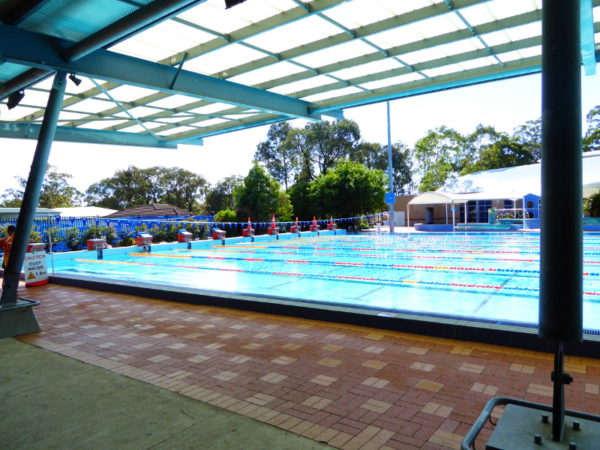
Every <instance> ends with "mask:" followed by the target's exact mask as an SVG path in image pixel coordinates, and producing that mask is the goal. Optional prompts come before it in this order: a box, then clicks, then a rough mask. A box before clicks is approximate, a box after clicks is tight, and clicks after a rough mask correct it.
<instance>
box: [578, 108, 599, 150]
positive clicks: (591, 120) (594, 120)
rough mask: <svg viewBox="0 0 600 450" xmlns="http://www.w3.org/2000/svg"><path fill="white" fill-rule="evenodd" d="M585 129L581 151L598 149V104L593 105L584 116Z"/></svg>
mask: <svg viewBox="0 0 600 450" xmlns="http://www.w3.org/2000/svg"><path fill="white" fill-rule="evenodd" d="M586 122H587V124H588V128H587V131H586V133H585V136H584V137H583V142H582V143H583V151H584V152H591V151H595V150H600V105H598V106H595V107H594V108H592V109H591V110H590V112H589V113H588V114H587V116H586Z"/></svg>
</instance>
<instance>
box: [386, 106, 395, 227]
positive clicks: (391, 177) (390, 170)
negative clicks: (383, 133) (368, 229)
mask: <svg viewBox="0 0 600 450" xmlns="http://www.w3.org/2000/svg"><path fill="white" fill-rule="evenodd" d="M391 127H392V126H391V123H390V102H387V138H388V184H389V188H388V190H389V192H391V193H394V168H393V166H392V131H391ZM393 232H394V203H390V233H393Z"/></svg>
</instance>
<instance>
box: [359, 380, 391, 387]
mask: <svg viewBox="0 0 600 450" xmlns="http://www.w3.org/2000/svg"><path fill="white" fill-rule="evenodd" d="M361 384H363V385H365V386H371V387H374V388H377V389H381V388H384V387H385V386H387V385H388V384H389V380H384V379H382V378H376V377H369V378H367V379H366V380H364V381H363V382H362V383H361Z"/></svg>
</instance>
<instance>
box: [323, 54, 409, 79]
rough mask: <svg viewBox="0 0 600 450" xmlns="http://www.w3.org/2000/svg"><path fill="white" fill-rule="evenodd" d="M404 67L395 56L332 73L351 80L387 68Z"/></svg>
mask: <svg viewBox="0 0 600 450" xmlns="http://www.w3.org/2000/svg"><path fill="white" fill-rule="evenodd" d="M400 67H404V65H403V64H401V63H400V62H398V61H397V60H396V59H394V58H387V59H382V60H379V61H373V62H370V63H367V64H362V65H360V66H354V67H350V68H348V69H342V70H338V71H335V72H332V73H331V75H333V76H335V77H338V78H342V79H344V80H350V79H352V78H356V77H360V76H363V75H369V74H372V73H377V72H383V71H385V70H392V69H399V68H400Z"/></svg>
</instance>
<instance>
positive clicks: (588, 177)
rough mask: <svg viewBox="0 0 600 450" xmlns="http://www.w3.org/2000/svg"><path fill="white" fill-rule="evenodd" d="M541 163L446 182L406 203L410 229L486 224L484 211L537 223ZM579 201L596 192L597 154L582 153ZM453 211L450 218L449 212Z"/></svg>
mask: <svg viewBox="0 0 600 450" xmlns="http://www.w3.org/2000/svg"><path fill="white" fill-rule="evenodd" d="M541 165H542V164H541V163H539V162H538V163H536V164H528V165H525V166H517V167H506V168H502V169H492V170H483V171H481V172H475V173H471V174H468V175H463V176H460V177H457V178H454V179H451V180H450V181H448V182H447V183H446V184H445V185H444V186H442V187H441V188H439V189H438V190H437V191H435V192H425V193H423V194H420V195H417V196H415V197H414V198H412V199H410V201H408V203H406V215H407V218H408V221H410V225H415V224H426V225H433V224H452V223H486V222H487V221H488V210H489V209H491V208H494V209H496V210H510V209H512V210H516V211H519V213H518V214H515V216H517V217H521V218H523V217H524V218H529V219H539V218H540V205H541V201H542V184H541ZM582 168H583V179H582V188H583V197H584V198H587V197H590V196H592V195H594V194H595V193H597V192H599V191H600V151H596V152H588V153H584V154H583V157H582ZM453 211H454V215H453V214H452V212H453Z"/></svg>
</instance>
